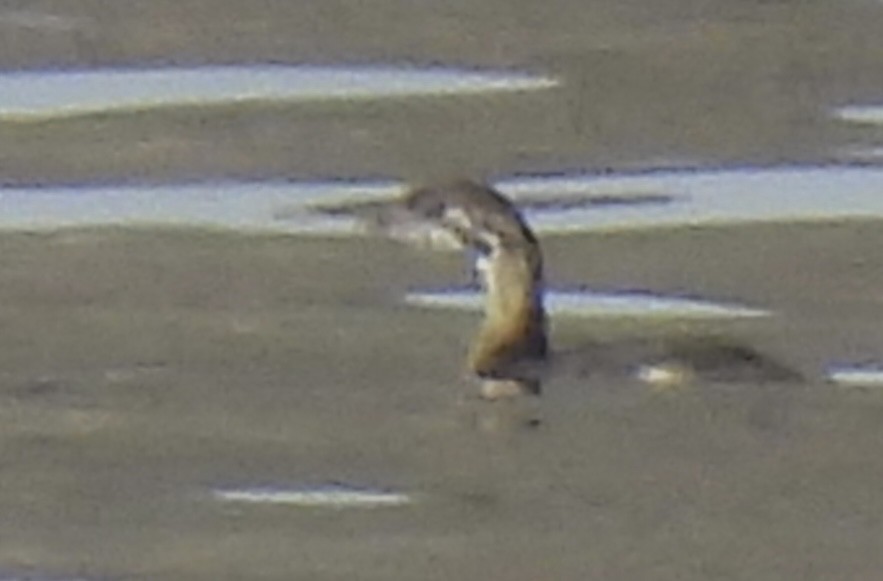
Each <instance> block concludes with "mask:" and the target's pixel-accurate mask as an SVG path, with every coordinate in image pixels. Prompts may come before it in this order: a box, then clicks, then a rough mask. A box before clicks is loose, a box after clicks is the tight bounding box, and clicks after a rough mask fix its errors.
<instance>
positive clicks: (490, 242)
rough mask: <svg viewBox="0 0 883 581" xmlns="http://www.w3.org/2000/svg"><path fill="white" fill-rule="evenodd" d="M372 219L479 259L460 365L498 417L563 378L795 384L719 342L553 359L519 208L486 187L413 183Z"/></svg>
mask: <svg viewBox="0 0 883 581" xmlns="http://www.w3.org/2000/svg"><path fill="white" fill-rule="evenodd" d="M368 219H369V220H370V222H371V225H372V227H373V228H374V229H376V230H378V231H380V232H382V233H384V234H386V235H388V236H391V237H393V238H396V239H401V240H406V241H409V242H416V243H418V244H421V245H423V246H427V247H430V248H439V247H443V248H451V247H455V248H460V249H464V250H468V251H469V252H470V253H471V254H472V255H473V256H474V257H475V262H474V266H475V271H476V273H477V275H478V278H479V280H480V282H481V286H482V288H483V290H484V293H485V301H484V318H483V321H482V323H481V326H480V327H479V329H478V331H477V332H476V334H475V337H474V338H473V340H472V345H471V347H470V349H469V354H468V357H467V365H466V367H467V370H468V372H469V374H470V375H471V376H472V377H474V378H476V379H477V380H478V383H479V387H480V389H479V392H478V393H479V397H480V398H482V399H485V400H494V401H498V402H499V401H501V400H502V401H507V402H509V403H506V404H505V405H498V406H493V407H491V408H490V409H494V410H497V411H495V412H494V413H498V412H499V411H501V410H503V409H505V410H507V411H506V413H507V414H508V413H510V412H511V413H514V414H516V415H519V414H521V413H522V409H521V408H523V407H524V404H523V400H531V399H535V398H534V397H519V396H538V395H540V393H541V391H542V383H543V381H544V380H547V379H549V378H551V377H556V376H562V375H563V376H567V377H570V378H585V379H586V381H587V382H589V383H591V382H593V381H607V380H614V381H617V382H621V381H631V382H638V383H643V384H647V385H650V386H653V387H654V388H656V389H667V388H674V387H682V386H686V385H689V384H692V383H706V382H708V383H720V382H729V383H749V384H760V383H769V382H795V381H798V380H799V379H800V375H799V374H798V373H797V372H795V371H793V370H792V369H789V368H788V367H787V366H785V365H783V364H781V363H779V362H777V361H775V360H774V359H772V358H771V357H769V356H766V355H764V354H762V353H760V352H758V351H756V350H755V349H753V348H752V347H749V346H746V345H742V344H739V343H736V342H733V341H730V340H727V339H725V338H722V337H711V336H697V335H668V336H660V335H655V336H650V337H645V336H640V337H619V338H616V339H610V340H609V341H608V340H605V341H596V342H592V343H585V344H583V345H581V346H580V347H579V348H570V349H566V350H560V351H556V353H555V354H554V356H553V355H552V353H550V350H549V344H548V325H547V317H546V312H545V309H544V308H543V293H544V284H545V281H544V277H543V255H542V250H541V248H540V244H539V242H538V240H537V238H536V236H535V235H534V233H533V232H532V231H531V229H530V227H529V226H528V224H527V223H526V222H525V220H524V218H523V217H522V215H521V214H520V213H519V211H518V209H517V208H516V207H515V206H514V205H513V204H512V203H511V202H510V201H509V200H508V199H507V198H506V197H504V196H503V195H502V194H501V193H499V192H498V191H496V190H495V189H493V188H491V187H490V186H488V185H485V184H481V183H478V182H473V181H466V180H461V181H454V182H448V183H443V184H439V185H434V186H424V187H418V188H415V189H413V190H411V191H410V192H409V193H408V194H407V195H406V196H405V197H404V198H403V199H401V200H399V201H397V202H395V203H392V204H388V205H386V206H383V207H375V208H372V212H371V213H370V216H368ZM513 400H521V401H522V403H519V404H513V403H512V401H513ZM527 423H528V424H529V425H533V424H535V422H533V421H528V422H527Z"/></svg>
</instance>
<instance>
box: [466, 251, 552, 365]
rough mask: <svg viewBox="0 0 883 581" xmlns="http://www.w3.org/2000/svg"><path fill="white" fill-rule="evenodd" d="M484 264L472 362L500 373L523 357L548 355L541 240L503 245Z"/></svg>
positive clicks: (542, 357)
mask: <svg viewBox="0 0 883 581" xmlns="http://www.w3.org/2000/svg"><path fill="white" fill-rule="evenodd" d="M483 260H484V261H485V262H484V264H483V267H482V268H481V269H480V270H481V274H482V278H483V282H484V287H485V293H486V297H485V317H484V321H483V322H482V325H481V328H480V330H479V332H478V335H477V337H476V339H475V342H474V343H473V347H472V353H471V357H470V365H471V367H472V368H473V371H475V372H477V373H479V374H496V373H499V370H500V368H501V367H506V366H509V365H512V364H514V363H518V362H520V361H522V360H542V359H545V357H546V350H547V338H546V314H545V310H544V308H543V273H542V257H541V255H540V252H539V247H538V246H536V245H522V246H516V247H514V248H505V247H498V248H495V249H494V250H493V252H492V253H491V254H490V255H489V256H488V257H485V258H483Z"/></svg>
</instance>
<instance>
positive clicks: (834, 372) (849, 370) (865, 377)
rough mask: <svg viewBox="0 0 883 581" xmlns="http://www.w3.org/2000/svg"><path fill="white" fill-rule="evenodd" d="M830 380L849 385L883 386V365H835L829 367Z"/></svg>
mask: <svg viewBox="0 0 883 581" xmlns="http://www.w3.org/2000/svg"><path fill="white" fill-rule="evenodd" d="M827 375H828V380H829V381H831V382H833V383H835V384H837V385H843V386H847V387H883V365H868V366H835V367H831V368H829V369H828V373H827Z"/></svg>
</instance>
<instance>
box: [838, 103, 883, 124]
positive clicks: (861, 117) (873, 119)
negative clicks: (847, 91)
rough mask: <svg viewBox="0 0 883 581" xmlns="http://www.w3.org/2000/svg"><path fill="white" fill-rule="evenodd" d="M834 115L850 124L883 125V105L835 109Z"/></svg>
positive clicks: (851, 106)
mask: <svg viewBox="0 0 883 581" xmlns="http://www.w3.org/2000/svg"><path fill="white" fill-rule="evenodd" d="M832 115H833V116H834V117H835V118H836V119H840V120H841V121H848V122H850V123H861V124H866V125H867V124H871V125H880V124H883V105H846V106H845V107H838V108H837V109H834V111H833V113H832Z"/></svg>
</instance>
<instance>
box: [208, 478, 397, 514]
mask: <svg viewBox="0 0 883 581" xmlns="http://www.w3.org/2000/svg"><path fill="white" fill-rule="evenodd" d="M212 496H213V497H214V498H215V499H216V500H219V501H222V502H240V503H248V504H266V505H285V506H295V507H305V508H381V507H395V506H405V505H408V504H411V503H413V502H414V499H413V497H411V496H410V495H408V494H405V493H403V492H395V491H392V490H389V489H383V488H366V487H357V486H351V485H347V484H342V483H339V482H332V483H326V484H320V485H317V486H297V487H290V488H289V487H279V486H258V487H245V488H217V489H214V490H213V491H212Z"/></svg>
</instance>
